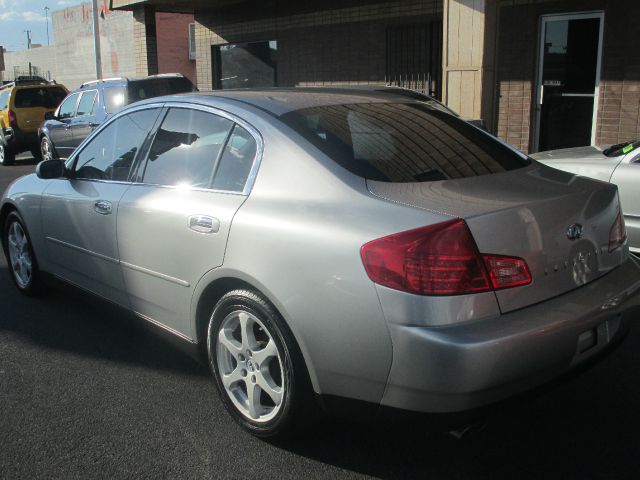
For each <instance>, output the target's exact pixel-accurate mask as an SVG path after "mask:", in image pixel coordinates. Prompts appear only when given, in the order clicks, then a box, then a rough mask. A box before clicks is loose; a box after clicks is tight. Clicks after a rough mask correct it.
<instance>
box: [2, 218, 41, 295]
mask: <svg viewBox="0 0 640 480" xmlns="http://www.w3.org/2000/svg"><path fill="white" fill-rule="evenodd" d="M14 224H15V225H16V227H14ZM13 228H17V229H19V231H21V232H22V233H23V234H24V240H25V242H26V243H25V244H24V246H20V245H16V246H15V247H14V246H12V245H10V244H9V236H10V232H11V230H12V229H13ZM2 234H3V237H2V240H3V242H2V243H3V245H4V254H5V256H6V258H7V264H8V266H9V274H10V275H11V279H12V280H13V283H14V285H15V286H16V288H17V289H18V291H20V293H23V294H25V295H29V296H32V295H38V294H39V293H41V292H42V281H41V274H40V269H39V268H38V261H37V259H36V256H35V253H34V251H33V247H32V244H31V237H30V236H29V232H27V229H26V227H25V224H24V220H22V217H21V216H20V214H19V213H18V212H16V211H13V212H11V213H10V214H9V215H8V216H7V219H6V221H5V222H4V227H3V230H2ZM12 248H16V249H17V250H14V251H12ZM20 254H22V255H23V256H22V257H21V258H22V260H21V261H22V262H24V258H25V257H24V255H27V256H28V258H29V259H30V261H31V266H30V269H29V270H30V272H29V274H28V275H25V274H24V272H25V271H24V270H21V269H20V268H18V267H17V265H18V264H19V262H17V261H15V260H16V258H15V255H20ZM21 264H22V265H24V263H21Z"/></svg>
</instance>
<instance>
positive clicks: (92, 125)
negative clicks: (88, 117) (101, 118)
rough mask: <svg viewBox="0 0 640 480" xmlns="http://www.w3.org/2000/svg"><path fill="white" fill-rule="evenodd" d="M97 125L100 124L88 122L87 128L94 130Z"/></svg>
mask: <svg viewBox="0 0 640 480" xmlns="http://www.w3.org/2000/svg"><path fill="white" fill-rule="evenodd" d="M98 125H100V124H99V123H93V122H89V127H90V128H96V127H97V126H98Z"/></svg>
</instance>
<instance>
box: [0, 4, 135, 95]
mask: <svg viewBox="0 0 640 480" xmlns="http://www.w3.org/2000/svg"><path fill="white" fill-rule="evenodd" d="M101 13H102V15H101V18H100V44H101V49H102V54H101V58H102V74H103V76H104V77H120V76H135V61H134V55H133V14H132V13H131V12H121V11H109V10H107V9H104V7H102V8H101ZM102 16H104V18H102ZM51 20H52V25H53V28H52V30H53V38H54V42H53V45H52V46H50V47H40V48H34V49H31V50H24V51H20V52H7V53H6V55H5V63H6V66H5V80H10V79H13V72H14V66H18V67H19V68H20V69H21V70H24V71H27V70H28V65H29V62H31V64H32V65H33V66H35V67H38V68H39V69H40V72H41V74H44V75H45V76H46V74H47V72H51V77H52V78H53V79H55V80H56V81H57V82H59V83H63V84H65V85H66V86H67V87H68V88H70V89H73V88H76V87H78V86H79V85H80V84H81V83H82V82H86V81H88V80H93V79H95V78H96V73H95V72H96V70H95V63H94V46H93V24H92V12H91V4H90V3H83V4H81V5H78V6H75V7H70V8H65V9H64V10H58V11H55V12H53V13H52V15H51Z"/></svg>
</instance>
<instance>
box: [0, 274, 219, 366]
mask: <svg viewBox="0 0 640 480" xmlns="http://www.w3.org/2000/svg"><path fill="white" fill-rule="evenodd" d="M2 263H4V262H2ZM0 305H2V306H3V312H2V316H1V317H0V332H2V331H10V332H13V333H16V334H18V335H20V336H21V337H22V338H23V339H27V340H28V341H29V342H31V343H33V344H37V345H39V346H42V347H46V348H50V349H57V350H63V351H67V352H71V353H74V354H79V355H85V356H91V357H97V358H101V359H106V360H110V361H115V362H126V363H130V364H138V365H140V366H144V367H147V368H153V369H161V370H170V371H174V372H178V373H181V374H186V375H197V376H206V375H208V372H207V369H206V367H204V366H203V365H200V364H199V363H198V362H196V361H195V360H193V359H192V358H191V357H189V356H188V355H186V354H185V353H183V352H181V351H179V350H178V349H176V348H172V345H170V344H169V342H168V341H167V340H165V339H164V338H162V337H161V336H159V335H156V334H154V333H161V332H155V329H153V327H149V326H147V325H146V323H145V322H144V321H143V320H140V319H138V318H136V317H135V316H133V315H131V314H128V313H127V312H125V311H124V310H122V309H119V308H117V307H115V306H112V305H111V304H109V303H108V302H106V301H103V300H101V299H99V298H96V297H94V296H92V295H90V294H88V293H85V292H83V291H81V290H79V289H76V288H74V287H68V286H64V285H59V284H57V283H54V284H53V285H51V286H49V285H47V288H46V291H45V292H44V293H43V294H42V295H41V296H37V297H27V296H25V295H21V294H20V293H19V292H18V291H17V290H16V288H15V287H14V285H13V284H12V283H11V279H10V276H9V272H8V270H7V267H6V264H4V265H0Z"/></svg>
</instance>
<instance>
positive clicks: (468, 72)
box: [442, 0, 498, 131]
mask: <svg viewBox="0 0 640 480" xmlns="http://www.w3.org/2000/svg"><path fill="white" fill-rule="evenodd" d="M497 3H498V2H497V0H444V13H443V45H442V48H443V51H442V62H443V66H442V75H443V79H442V86H443V89H442V98H443V100H444V102H445V103H446V104H447V105H448V106H449V107H450V108H452V109H453V110H455V111H456V112H458V113H460V114H461V115H462V116H464V117H467V118H473V119H482V120H484V122H485V125H486V126H487V128H488V129H489V131H494V129H495V126H494V112H495V107H494V103H495V60H496V33H497V8H498V7H497Z"/></svg>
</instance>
